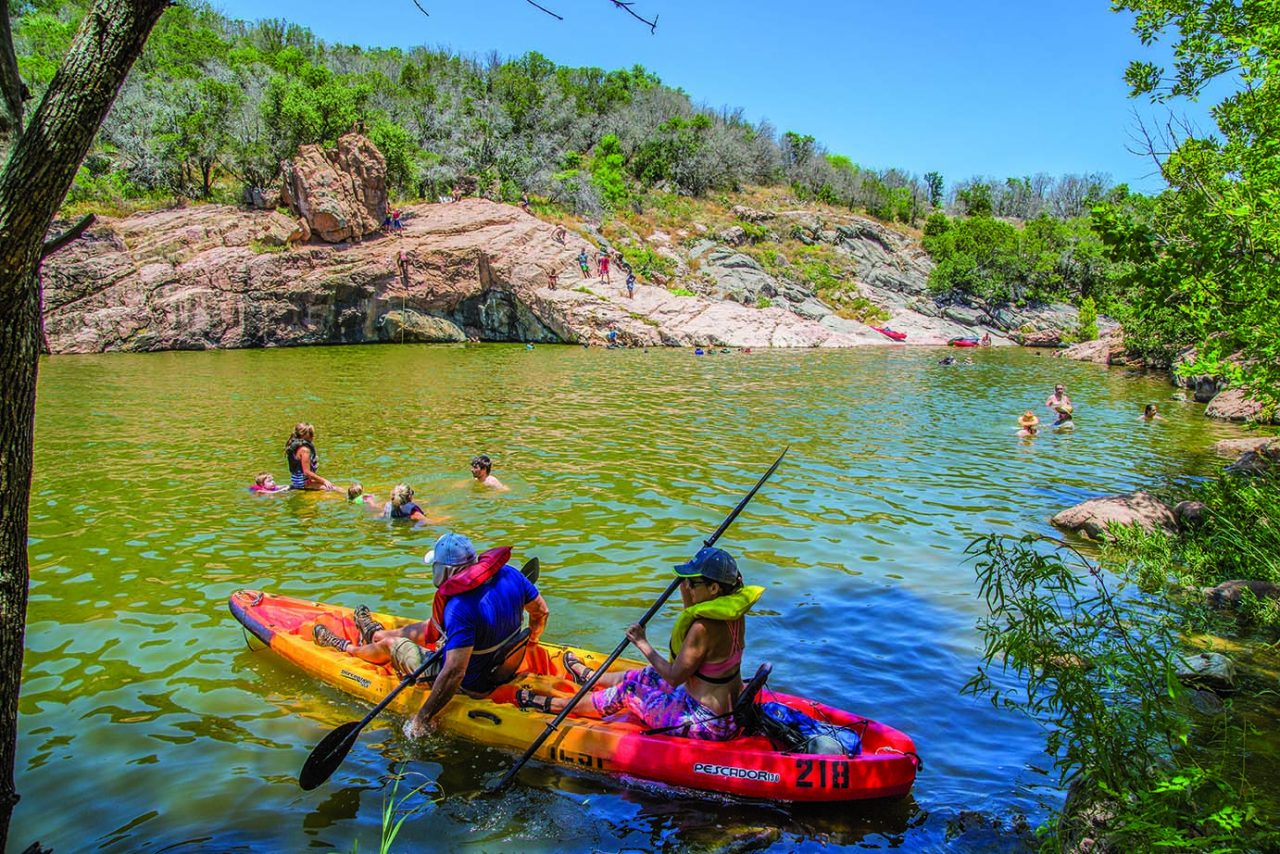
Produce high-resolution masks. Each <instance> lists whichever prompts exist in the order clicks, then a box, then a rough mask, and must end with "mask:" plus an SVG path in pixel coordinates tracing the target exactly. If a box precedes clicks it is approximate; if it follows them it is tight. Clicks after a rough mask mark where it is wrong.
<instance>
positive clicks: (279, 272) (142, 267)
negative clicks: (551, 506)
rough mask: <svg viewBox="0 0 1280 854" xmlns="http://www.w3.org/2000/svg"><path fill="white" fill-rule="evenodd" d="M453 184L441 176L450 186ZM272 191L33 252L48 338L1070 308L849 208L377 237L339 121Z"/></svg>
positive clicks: (940, 316)
mask: <svg viewBox="0 0 1280 854" xmlns="http://www.w3.org/2000/svg"><path fill="white" fill-rule="evenodd" d="M467 183H468V182H466V181H460V182H459V185H460V187H461V188H462V189H463V190H464V191H465V190H466V186H463V185H466V184H467ZM271 196H272V194H270V193H266V194H264V193H259V194H258V196H257V197H254V198H253V200H252V202H251V204H250V205H249V206H248V209H244V208H234V209H233V208H227V207H219V206H201V207H188V208H184V209H181V210H176V211H173V210H171V211H155V212H150V213H144V214H137V215H135V216H133V217H130V218H128V219H125V220H114V221H113V220H102V221H101V222H100V224H99V225H98V226H97V227H96V228H94V229H93V230H92V231H91V232H90V233H89V234H88V235H87V236H86V237H85V238H83V239H81V240H79V241H77V242H76V243H75V244H73V245H72V246H70V247H68V248H66V249H64V250H63V251H62V252H59V253H58V254H57V255H56V256H54V257H51V258H50V259H49V260H48V262H47V263H46V264H45V265H44V278H43V284H44V288H45V328H46V332H47V338H48V346H49V348H50V351H51V352H55V353H58V352H97V351H107V350H161V349H173V348H177V349H192V348H197V349H204V348H211V347H257V346H274V345H285V344H313V343H316V344H318V343H340V342H361V341H406V342H408V341H456V340H460V338H473V339H475V338H478V339H482V340H525V341H545V342H556V341H559V342H588V341H592V340H599V339H600V338H601V337H602V334H603V330H605V329H606V328H608V327H609V326H610V325H611V324H616V326H617V328H618V331H619V335H620V338H621V340H622V341H623V342H625V343H627V344H632V345H641V346H648V345H676V346H680V345H694V344H702V345H718V346H744V347H746V346H751V347H764V346H774V347H852V346H858V345H876V346H894V345H895V343H896V342H894V341H891V340H890V339H889V338H887V337H886V336H884V335H882V334H880V333H879V332H876V331H874V330H873V329H871V328H870V327H869V326H868V325H866V323H864V322H862V321H861V320H860V319H858V318H870V317H873V316H874V317H883V315H884V314H886V313H887V314H888V319H887V320H881V323H882V324H883V325H886V326H890V327H892V328H894V329H895V330H897V331H900V332H904V333H906V334H907V336H908V337H907V341H906V343H908V344H934V345H940V344H945V343H946V342H947V341H948V340H949V339H951V338H955V337H960V336H979V335H982V334H984V333H989V334H990V335H991V336H992V340H993V343H995V344H1009V343H1012V341H1011V337H1012V336H1013V335H1015V334H1017V333H1018V332H1019V331H1021V332H1034V331H1036V330H1045V329H1063V328H1074V325H1075V319H1074V317H1075V315H1074V309H1072V308H1071V307H1070V306H1038V307H1029V308H1015V307H1011V306H1004V307H999V306H992V305H988V304H986V303H985V302H982V301H981V300H972V301H958V300H957V299H954V298H949V299H948V300H943V301H940V300H938V299H935V297H934V296H932V295H931V294H930V293H929V292H928V278H929V272H930V270H931V269H932V268H933V262H932V261H931V260H930V258H929V256H928V254H927V253H925V252H924V250H923V248H921V246H920V244H919V241H918V240H916V239H915V238H913V237H910V236H908V235H905V234H902V233H899V232H897V231H895V230H893V229H891V228H889V227H888V226H885V225H883V224H881V223H878V222H876V221H874V220H871V219H868V218H866V217H860V216H856V215H853V214H834V213H831V212H826V213H825V214H819V213H816V212H814V211H807V210H799V211H796V210H793V211H782V212H773V211H760V210H755V209H752V208H745V207H739V208H738V209H735V211H734V213H735V214H736V216H737V217H738V223H739V224H738V225H736V226H730V227H729V228H727V229H725V228H720V229H718V233H717V230H713V229H711V228H708V227H706V226H705V225H703V224H701V223H697V222H692V223H690V224H689V228H688V229H676V230H674V231H675V233H674V235H671V236H669V235H667V234H665V233H663V232H658V231H655V232H653V233H651V234H648V235H644V236H642V235H639V234H634V233H632V234H623V235H619V234H618V233H617V232H616V231H613V230H611V232H610V233H611V235H612V236H613V238H614V239H613V240H610V239H609V238H606V236H605V235H603V234H601V233H600V232H598V231H596V230H595V229H592V228H591V227H589V226H584V227H582V231H581V234H582V235H584V236H585V237H586V239H585V240H584V239H581V238H580V237H579V236H578V235H573V236H572V237H571V238H570V239H568V240H566V241H565V242H558V241H556V240H555V239H554V237H553V235H554V227H553V225H551V224H547V223H544V222H542V221H540V220H538V219H536V218H535V217H532V216H530V215H528V214H526V213H524V212H523V211H521V210H520V209H519V208H517V207H514V206H507V205H502V204H497V203H493V202H487V201H484V200H482V199H467V200H465V201H463V202H460V203H456V204H455V203H445V204H423V205H416V206H412V207H408V208H406V209H405V211H404V215H403V217H402V219H403V222H404V225H405V228H404V230H403V232H398V233H397V236H395V237H388V236H384V235H381V233H380V231H381V223H382V218H383V216H384V215H385V213H386V202H387V200H386V188H385V164H384V161H383V159H382V156H381V154H379V153H378V151H377V149H376V148H375V147H374V146H373V144H372V143H371V142H370V141H369V140H368V139H367V138H365V137H363V136H361V135H360V134H357V133H351V134H347V135H345V136H343V137H342V138H341V139H340V140H339V143H338V146H337V148H336V149H334V150H332V151H329V152H325V151H322V150H321V149H320V148H318V147H316V146H304V147H303V148H302V149H301V150H300V152H299V155H298V157H297V158H295V159H294V160H293V161H291V162H290V163H289V164H288V168H287V169H286V170H285V181H284V192H283V198H282V201H283V203H284V204H286V205H288V206H289V208H290V209H291V211H292V212H293V213H294V216H293V217H289V216H286V215H284V214H282V213H280V212H278V211H276V210H275V209H274V208H272V209H269V210H255V209H253V208H254V207H256V206H257V204H258V202H257V198H258V197H261V198H262V200H263V202H262V204H263V205H269V202H270V198H271ZM744 226H749V227H744ZM622 228H623V230H624V231H625V226H622ZM762 230H763V233H765V236H764V237H762V236H761V234H762ZM768 235H773V236H774V237H776V236H778V235H786V236H788V237H790V238H795V239H797V240H799V241H800V242H802V243H808V244H810V245H815V244H818V243H825V244H828V245H829V246H830V247H832V249H833V250H834V251H835V252H837V253H839V254H841V255H843V256H845V257H846V259H848V260H849V261H851V262H852V263H851V264H847V265H845V266H846V267H847V268H852V270H853V274H852V276H851V278H849V279H845V280H843V281H841V282H840V284H839V286H837V287H832V288H830V289H829V290H827V291H824V293H823V295H822V296H821V297H820V296H819V294H817V293H816V292H815V291H814V290H813V287H812V286H811V285H809V284H807V283H806V278H807V276H806V275H804V274H802V271H801V269H800V268H799V267H797V266H793V265H792V264H791V263H790V262H788V261H787V259H786V258H785V257H783V256H781V255H780V254H779V255H777V256H776V259H777V261H776V263H773V262H771V263H770V264H769V267H768V269H766V268H765V267H764V266H762V265H761V263H760V262H759V261H757V260H756V259H755V258H753V257H752V255H751V254H750V250H748V249H746V248H745V244H746V243H748V242H751V241H756V240H761V239H771V238H769V237H768ZM371 237H376V239H370V238H371ZM317 241H319V242H317ZM731 243H742V244H743V246H742V247H737V246H733V245H730V244H731ZM326 244H333V245H332V246H330V245H326ZM601 247H603V248H606V249H608V250H609V251H610V252H611V253H616V252H617V250H619V249H626V250H628V251H629V252H630V251H634V252H647V253H649V254H650V255H651V256H653V257H657V258H659V259H665V260H663V261H662V262H661V263H660V264H658V265H655V266H659V267H661V268H662V269H661V272H659V271H658V270H655V269H651V270H650V271H649V272H647V273H646V274H644V275H642V276H641V277H640V281H639V286H638V287H637V289H636V292H635V297H634V299H631V298H627V296H626V291H625V288H624V286H623V282H624V280H625V272H624V271H622V270H620V269H617V268H616V267H615V269H614V271H613V273H614V279H615V281H613V282H609V283H604V284H601V283H600V282H598V281H597V279H596V277H595V276H591V277H588V278H583V279H580V278H578V272H577V269H576V264H574V262H573V259H574V257H575V256H576V255H577V253H578V252H579V250H581V249H586V250H587V252H588V254H589V255H592V256H594V254H595V252H596V251H597V249H598V248H601ZM402 254H403V256H404V258H403V260H401V258H400V256H401V255H402ZM793 272H794V275H793V274H792V273H793ZM551 273H556V274H557V277H558V282H557V283H556V284H557V285H558V286H557V287H553V286H552V282H551V281H550V278H549V274H551ZM690 293H692V296H690V295H689V294H690ZM872 322H873V321H872Z"/></svg>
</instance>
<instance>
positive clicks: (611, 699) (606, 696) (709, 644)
mask: <svg viewBox="0 0 1280 854" xmlns="http://www.w3.org/2000/svg"><path fill="white" fill-rule="evenodd" d="M675 572H676V575H678V576H680V580H681V583H680V598H681V599H682V600H683V602H684V610H683V611H682V612H681V613H680V615H679V616H678V617H676V624H675V626H674V627H673V628H672V630H671V647H670V648H671V660H670V661H668V660H667V659H666V658H665V657H664V656H663V655H662V653H660V652H658V651H657V650H656V649H654V648H653V646H652V645H650V643H649V641H648V639H647V638H646V637H645V631H644V626H641V625H639V624H638V623H637V624H636V625H633V626H631V627H630V628H629V629H627V638H628V639H629V640H630V641H631V642H632V643H633V644H635V646H636V649H638V650H639V651H640V653H641V654H642V655H643V656H644V657H645V658H646V659H648V661H649V666H648V667H646V668H644V669H643V670H628V671H626V672H624V673H613V672H611V673H606V674H605V675H604V676H602V677H601V678H600V680H599V681H598V682H597V683H596V684H597V685H599V686H602V689H601V690H596V691H592V692H591V694H590V696H589V697H587V698H584V700H583V702H582V703H580V704H579V705H577V706H575V707H574V712H575V713H576V714H578V715H580V716H582V717H592V718H607V717H610V716H612V715H616V714H618V713H619V712H622V711H626V712H630V713H631V714H632V715H633V716H635V717H637V718H639V719H640V720H641V721H643V722H644V725H645V726H647V727H649V728H651V729H668V730H670V731H671V732H672V733H673V734H675V735H681V736H685V737H686V738H697V739H703V740H706V741H728V740H729V739H731V738H733V737H735V736H736V735H737V734H738V731H739V728H740V725H739V722H738V721H736V720H734V717H733V704H734V702H735V701H736V700H737V699H738V694H739V693H741V692H742V673H741V664H742V651H743V649H744V647H745V645H746V625H745V623H746V614H747V611H748V610H750V608H751V606H752V605H754V604H755V603H756V601H757V600H759V598H760V596H761V595H763V593H764V588H763V587H745V586H743V583H742V574H741V573H740V572H738V564H737V562H736V561H735V560H734V559H733V557H732V556H731V555H730V554H729V553H728V552H726V551H724V550H723V549H717V548H710V547H708V548H704V549H702V550H701V551H699V552H698V554H697V555H695V556H694V558H693V560H691V561H689V562H688V563H684V564H681V565H680V566H677V567H676V568H675ZM564 666H565V668H566V669H567V670H568V671H569V673H570V674H572V676H573V678H574V681H576V682H577V683H578V684H583V683H585V682H586V681H587V680H588V679H590V678H591V674H592V671H590V670H588V669H587V668H586V667H585V666H584V665H583V663H582V662H581V661H580V660H578V657H577V656H575V655H574V654H573V653H572V652H569V651H566V652H565V654H564ZM516 704H517V705H518V706H520V707H521V708H526V709H537V710H538V711H541V712H547V713H548V714H557V713H559V712H561V711H563V710H564V708H565V706H566V705H567V704H568V700H567V699H565V698H563V697H549V696H545V695H540V694H535V693H533V692H532V691H531V690H529V689H528V688H521V689H520V690H519V691H517V692H516Z"/></svg>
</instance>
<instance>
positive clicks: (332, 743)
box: [298, 721, 365, 792]
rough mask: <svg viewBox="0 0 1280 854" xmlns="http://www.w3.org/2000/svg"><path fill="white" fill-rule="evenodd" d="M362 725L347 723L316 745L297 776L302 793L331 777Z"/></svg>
mask: <svg viewBox="0 0 1280 854" xmlns="http://www.w3.org/2000/svg"><path fill="white" fill-rule="evenodd" d="M364 724H365V722H364V721H349V722H347V723H345V724H343V725H342V726H340V727H338V728H337V729H335V730H334V731H333V732H331V733H329V734H328V735H326V736H325V737H324V739H323V740H321V742H320V743H319V744H317V745H316V748H315V750H313V751H311V755H310V756H308V757H307V761H306V763H305V764H303V766H302V773H300V774H299V775H298V785H299V786H301V787H302V788H303V790H304V791H307V792H309V791H311V790H312V789H314V788H315V787H316V786H319V785H320V784H321V783H323V782H324V781H325V780H328V779H329V778H330V777H332V776H333V772H334V771H337V770H338V766H339V765H341V764H342V760H344V759H346V758H347V754H348V753H350V752H351V748H352V747H353V746H354V745H355V743H356V739H357V738H359V737H360V730H362V729H364Z"/></svg>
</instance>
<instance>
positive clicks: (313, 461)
mask: <svg viewBox="0 0 1280 854" xmlns="http://www.w3.org/2000/svg"><path fill="white" fill-rule="evenodd" d="M315 439H316V428H314V427H312V426H311V425H310V424H308V423H307V422H305V421H303V422H299V423H298V424H297V425H296V426H295V427H294V428H293V435H291V436H290V437H289V441H287V442H285V443H284V458H285V460H286V461H288V463H289V488H290V489H337V487H336V486H334V485H333V484H332V483H330V482H329V481H327V480H325V479H324V478H322V477H321V476H320V475H318V474H316V469H317V468H319V467H320V456H319V455H318V454H317V453H316V446H315V444H314V442H315Z"/></svg>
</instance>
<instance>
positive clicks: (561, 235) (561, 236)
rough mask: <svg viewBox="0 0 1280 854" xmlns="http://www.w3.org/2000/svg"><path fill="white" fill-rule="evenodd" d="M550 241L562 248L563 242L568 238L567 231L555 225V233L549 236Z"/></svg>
mask: <svg viewBox="0 0 1280 854" xmlns="http://www.w3.org/2000/svg"><path fill="white" fill-rule="evenodd" d="M551 236H552V239H554V240H555V242H556V243H559V244H560V245H561V246H564V242H565V240H566V239H567V238H568V237H569V231H568V229H566V228H565V227H564V226H563V225H557V226H556V230H555V233H554V234H552V235H551Z"/></svg>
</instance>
